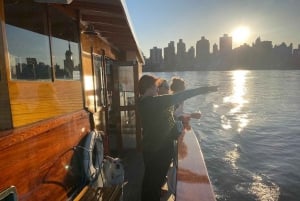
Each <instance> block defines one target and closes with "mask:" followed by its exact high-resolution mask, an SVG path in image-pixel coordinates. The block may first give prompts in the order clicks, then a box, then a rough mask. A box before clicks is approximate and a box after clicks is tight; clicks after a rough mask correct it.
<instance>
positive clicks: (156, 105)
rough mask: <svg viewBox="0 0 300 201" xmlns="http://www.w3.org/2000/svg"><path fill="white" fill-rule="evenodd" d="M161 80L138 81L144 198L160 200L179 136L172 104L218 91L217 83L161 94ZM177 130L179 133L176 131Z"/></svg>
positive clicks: (147, 79) (142, 196)
mask: <svg viewBox="0 0 300 201" xmlns="http://www.w3.org/2000/svg"><path fill="white" fill-rule="evenodd" d="M158 81H159V79H158V78H156V77H154V76H152V75H147V74H146V75H143V76H142V77H141V78H140V80H139V83H138V88H139V94H140V97H139V100H138V103H137V106H138V112H139V115H140V118H141V125H142V129H143V132H142V133H143V140H142V147H143V161H144V168H145V169H144V177H143V184H142V194H141V200H142V201H148V200H149V201H159V200H160V194H161V187H162V185H163V184H164V182H165V176H166V174H167V171H168V168H169V166H170V163H171V160H172V156H173V153H174V150H173V149H174V148H173V140H174V139H176V138H177V137H178V135H176V134H177V128H176V126H175V120H174V118H173V112H172V110H171V109H168V108H170V107H173V106H174V105H175V104H178V103H180V102H182V101H184V100H186V99H188V98H191V97H194V96H196V95H199V94H204V93H208V92H214V91H217V87H216V86H210V87H198V88H194V89H187V90H184V91H182V92H178V93H176V94H166V95H160V96H158ZM174 133H176V134H174Z"/></svg>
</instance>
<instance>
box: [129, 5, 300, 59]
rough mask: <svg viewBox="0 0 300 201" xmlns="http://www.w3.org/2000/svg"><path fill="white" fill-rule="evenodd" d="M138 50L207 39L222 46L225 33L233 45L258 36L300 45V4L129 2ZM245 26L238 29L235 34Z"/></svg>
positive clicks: (189, 45) (145, 52)
mask: <svg viewBox="0 0 300 201" xmlns="http://www.w3.org/2000/svg"><path fill="white" fill-rule="evenodd" d="M125 2H126V4H127V8H128V11H129V15H130V18H131V23H132V25H133V28H134V31H135V34H136V37H137V40H138V42H139V45H140V48H141V49H142V52H143V53H144V54H145V56H146V57H149V54H150V53H149V51H150V49H151V48H153V47H154V46H157V47H158V48H164V47H167V45H168V43H169V42H170V41H175V45H176V43H177V42H178V40H179V39H183V42H185V44H186V49H189V48H190V47H191V46H194V47H195V46H196V42H197V41H198V40H200V39H201V36H205V38H206V39H208V40H209V41H210V46H211V48H212V45H213V44H214V43H216V44H217V45H219V38H220V37H221V36H223V34H228V35H230V36H233V47H234V48H235V47H237V46H240V45H241V44H243V43H248V44H250V45H251V44H252V43H253V42H254V41H255V39H256V38H257V37H261V40H269V41H272V42H273V45H279V44H281V43H282V42H285V43H286V44H287V45H289V44H290V43H293V47H294V48H297V47H298V44H300V22H299V21H300V1H299V0H125ZM238 27H241V28H240V29H239V30H236V29H237V28H238Z"/></svg>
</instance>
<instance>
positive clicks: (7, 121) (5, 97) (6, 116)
mask: <svg viewBox="0 0 300 201" xmlns="http://www.w3.org/2000/svg"><path fill="white" fill-rule="evenodd" d="M8 61H9V59H8V50H7V42H6V30H5V16H4V1H3V0H0V93H1V96H0V105H1V110H0V130H5V129H10V128H12V126H13V125H12V115H11V106H10V100H9V90H8V85H7V80H8V78H9V76H10V72H9V62H8Z"/></svg>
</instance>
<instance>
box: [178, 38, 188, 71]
mask: <svg viewBox="0 0 300 201" xmlns="http://www.w3.org/2000/svg"><path fill="white" fill-rule="evenodd" d="M185 60H186V47H185V43H184V42H183V40H182V39H179V42H178V43H177V65H178V67H179V68H184V67H185Z"/></svg>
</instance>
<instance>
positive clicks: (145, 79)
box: [138, 75, 157, 95]
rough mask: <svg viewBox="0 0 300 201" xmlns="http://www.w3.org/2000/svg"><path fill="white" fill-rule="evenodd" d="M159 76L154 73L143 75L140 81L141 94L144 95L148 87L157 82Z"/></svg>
mask: <svg viewBox="0 0 300 201" xmlns="http://www.w3.org/2000/svg"><path fill="white" fill-rule="evenodd" d="M156 81H157V78H156V77H154V76H152V75H143V76H142V77H141V78H140V80H139V83H138V89H139V93H140V95H143V94H144V93H145V92H146V91H147V89H149V88H150V87H152V86H153V85H155V84H156Z"/></svg>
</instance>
